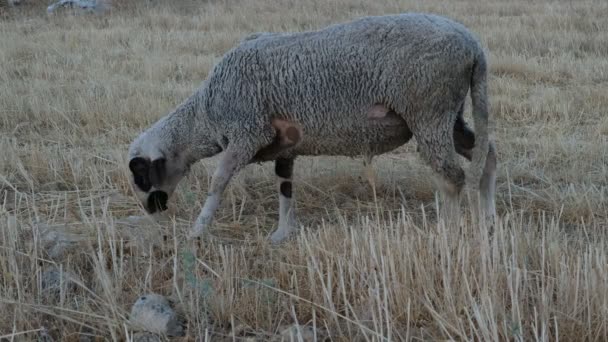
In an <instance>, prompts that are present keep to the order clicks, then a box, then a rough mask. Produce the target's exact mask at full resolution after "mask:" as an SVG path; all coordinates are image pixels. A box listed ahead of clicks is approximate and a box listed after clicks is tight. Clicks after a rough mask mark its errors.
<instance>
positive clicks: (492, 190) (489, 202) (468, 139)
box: [454, 113, 496, 226]
mask: <svg viewBox="0 0 608 342" xmlns="http://www.w3.org/2000/svg"><path fill="white" fill-rule="evenodd" d="M454 143H455V146H456V151H457V152H458V154H460V155H462V156H463V157H465V158H466V159H467V160H469V161H471V153H472V149H473V147H474V146H475V133H474V132H473V131H472V130H471V129H470V128H469V127H468V126H467V124H466V122H464V119H463V118H462V113H459V115H458V117H457V119H456V124H455V125H454ZM479 191H480V197H481V198H480V200H481V203H482V205H483V206H482V207H481V209H482V215H484V216H485V218H486V221H487V223H488V224H489V225H490V226H491V225H493V224H494V223H495V220H496V147H495V146H494V142H493V141H490V149H489V150H488V155H487V157H486V164H485V167H484V170H483V174H482V177H481V180H480V183H479Z"/></svg>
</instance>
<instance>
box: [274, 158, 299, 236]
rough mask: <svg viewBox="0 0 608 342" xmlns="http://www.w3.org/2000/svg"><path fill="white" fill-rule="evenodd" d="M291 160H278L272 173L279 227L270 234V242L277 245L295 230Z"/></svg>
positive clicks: (292, 162)
mask: <svg viewBox="0 0 608 342" xmlns="http://www.w3.org/2000/svg"><path fill="white" fill-rule="evenodd" d="M293 164H294V159H293V158H279V159H277V160H276V161H275V164H274V165H275V167H274V171H275V174H276V175H277V178H278V188H279V227H278V228H277V230H276V231H275V232H274V233H272V235H271V236H270V240H271V241H272V242H273V243H279V242H281V241H283V240H285V238H287V237H288V236H289V234H291V233H292V232H293V231H294V230H295V228H296V222H295V213H294V208H293V204H292V202H293V199H292V195H293V192H292V178H293Z"/></svg>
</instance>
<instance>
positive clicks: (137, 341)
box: [131, 332, 162, 342]
mask: <svg viewBox="0 0 608 342" xmlns="http://www.w3.org/2000/svg"><path fill="white" fill-rule="evenodd" d="M131 341H133V342H160V341H162V340H161V338H160V336H158V335H156V334H153V333H149V332H138V333H135V334H133V339H132V340H131Z"/></svg>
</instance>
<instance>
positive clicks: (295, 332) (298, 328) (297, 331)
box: [280, 324, 323, 342]
mask: <svg viewBox="0 0 608 342" xmlns="http://www.w3.org/2000/svg"><path fill="white" fill-rule="evenodd" d="M319 335H321V334H319V332H318V331H317V332H316V333H315V331H314V330H313V328H312V327H310V326H306V325H298V324H294V325H292V326H290V327H288V328H286V329H284V330H283V331H281V339H280V341H282V342H288V341H300V337H301V338H302V341H304V342H309V341H310V342H312V341H315V336H316V337H317V340H318V341H323V338H322V336H319Z"/></svg>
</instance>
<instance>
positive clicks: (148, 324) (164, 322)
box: [130, 293, 185, 336]
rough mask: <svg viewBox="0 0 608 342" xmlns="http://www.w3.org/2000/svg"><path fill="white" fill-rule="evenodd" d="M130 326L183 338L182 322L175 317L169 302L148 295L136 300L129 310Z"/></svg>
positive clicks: (157, 296) (153, 295)
mask: <svg viewBox="0 0 608 342" xmlns="http://www.w3.org/2000/svg"><path fill="white" fill-rule="evenodd" d="M130 321H131V324H133V325H134V326H135V328H137V329H141V330H144V331H147V332H152V333H156V334H165V335H167V336H184V335H185V332H184V322H183V321H182V320H181V319H180V318H178V317H177V314H176V313H175V311H174V310H173V309H172V308H171V306H170V304H169V301H168V300H167V299H166V298H165V297H163V296H161V295H158V294H155V293H149V294H146V295H143V296H141V297H139V298H138V299H137V301H136V302H135V304H133V307H132V308H131V315H130Z"/></svg>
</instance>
